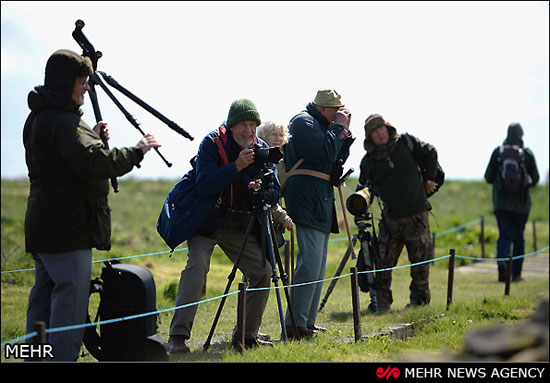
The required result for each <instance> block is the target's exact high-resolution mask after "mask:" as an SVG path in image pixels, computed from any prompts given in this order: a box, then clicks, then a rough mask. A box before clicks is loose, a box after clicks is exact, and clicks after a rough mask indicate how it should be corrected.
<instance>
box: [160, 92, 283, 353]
mask: <svg viewBox="0 0 550 383" xmlns="http://www.w3.org/2000/svg"><path fill="white" fill-rule="evenodd" d="M260 123H261V120H260V115H259V113H258V111H257V110H256V106H255V105H254V103H253V102H252V101H250V100H248V99H239V100H236V101H234V102H233V103H232V104H231V107H230V108H229V113H228V115H227V120H226V121H225V122H224V123H222V124H221V125H220V127H218V129H217V130H214V131H212V132H210V133H208V134H207V135H206V137H205V138H204V139H203V140H202V142H201V144H200V147H199V151H198V154H197V155H196V156H195V157H193V159H192V160H191V166H192V169H191V170H190V171H189V172H188V173H187V174H186V175H185V176H183V178H182V179H181V180H180V181H179V182H178V183H177V184H176V185H175V186H174V187H173V188H172V190H171V191H170V193H169V194H168V196H167V198H166V201H165V204H164V208H165V209H168V210H169V216H170V219H171V220H173V222H176V221H177V224H176V225H175V226H176V227H174V230H176V231H177V238H176V239H175V242H174V243H172V244H171V245H170V246H171V247H175V246H177V245H178V244H180V243H182V242H184V241H186V240H187V247H188V253H187V256H188V260H187V265H186V266H185V269H184V270H183V271H182V272H181V277H180V281H179V286H178V292H177V297H176V306H181V305H186V304H189V303H193V302H198V301H199V300H200V299H201V297H202V296H203V295H204V294H205V292H206V276H207V274H208V270H209V268H210V257H211V256H212V251H213V250H214V246H215V245H218V246H219V247H220V248H221V249H222V250H223V251H224V253H225V254H226V255H227V257H228V258H230V259H231V261H235V258H236V256H237V253H238V251H239V248H240V246H241V244H242V241H243V239H244V235H245V230H246V226H247V224H248V222H249V219H250V216H251V212H252V207H253V206H252V197H253V192H254V191H256V190H257V189H258V187H259V186H260V185H259V182H260V181H258V180H255V178H254V177H255V176H256V175H257V172H258V169H257V164H256V162H255V159H254V150H253V149H251V145H255V144H257V145H260V146H262V147H265V148H267V144H266V143H265V142H263V141H261V140H260V139H258V138H257V137H256V128H257V126H258V125H259V124H260ZM267 166H268V168H270V169H273V170H274V172H275V175H276V167H275V165H274V164H267ZM279 190H280V185H279V183H278V181H275V187H274V188H273V189H270V190H268V191H267V192H266V194H267V195H266V199H267V203H269V204H270V205H275V204H276V203H277V201H278V200H279ZM163 217H165V216H163V214H161V216H160V217H159V222H158V223H157V227H159V226H160V225H163V224H164V223H165V222H164V221H162V220H163V219H164V218H163ZM258 229H259V225H258V223H257V222H255V223H254V229H253V231H252V233H253V234H251V235H250V236H249V237H248V239H247V242H246V245H245V248H244V252H243V253H242V255H241V258H240V261H239V270H241V272H242V273H243V274H244V276H245V277H246V278H247V280H248V282H249V286H250V287H251V288H254V289H260V290H255V291H250V292H248V293H247V302H246V328H245V345H244V346H245V347H253V346H258V345H271V343H270V342H268V341H266V340H263V339H260V338H259V337H258V330H259V328H260V324H261V321H262V315H263V312H264V310H265V306H266V304H267V300H268V297H269V290H266V289H264V290H262V289H261V288H265V287H269V285H270V277H271V267H270V265H269V263H268V262H266V259H265V257H264V256H263V255H262V249H261V246H260V243H259V240H258V236H257V235H256V234H258ZM159 233H160V231H159ZM196 312H197V305H192V306H189V307H184V308H181V309H178V310H176V312H175V313H174V317H173V319H172V323H171V325H170V338H169V340H168V347H169V349H168V351H169V352H170V353H172V354H174V353H185V352H189V351H190V350H189V347H188V346H187V345H186V343H185V342H186V340H188V339H189V338H190V336H191V328H192V327H193V321H194V318H195V314H196ZM235 341H236V339H235V338H234V339H233V343H234V342H235Z"/></svg>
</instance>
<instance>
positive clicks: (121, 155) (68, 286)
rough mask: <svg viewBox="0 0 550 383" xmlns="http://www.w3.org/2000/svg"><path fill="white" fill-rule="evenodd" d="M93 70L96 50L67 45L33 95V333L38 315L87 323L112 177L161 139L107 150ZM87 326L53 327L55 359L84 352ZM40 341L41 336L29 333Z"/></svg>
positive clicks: (28, 132) (28, 146)
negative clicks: (94, 106)
mask: <svg viewBox="0 0 550 383" xmlns="http://www.w3.org/2000/svg"><path fill="white" fill-rule="evenodd" d="M92 73H93V68H92V63H91V61H90V59H89V58H87V57H82V56H80V55H79V54H78V53H75V52H73V51H70V50H66V49H61V50H58V51H55V52H54V53H53V54H52V55H51V56H50V58H49V59H48V62H47V64H46V74H45V78H44V85H43V86H37V87H35V88H34V89H33V90H32V91H31V92H30V93H29V95H28V105H29V108H30V109H31V112H30V114H29V116H28V117H27V120H26V121H25V126H24V129H23V143H24V145H25V160H26V162H27V168H28V170H29V180H30V194H29V199H28V202H27V211H26V214H25V249H26V251H27V252H29V253H31V254H32V257H33V259H34V264H35V269H36V270H35V284H34V286H33V288H32V290H31V292H30V295H29V306H28V310H27V334H29V333H31V332H33V331H34V326H35V323H36V322H37V321H43V322H45V323H46V326H47V327H48V328H56V327H64V326H70V325H80V324H84V323H86V314H87V313H88V297H89V294H90V279H91V267H92V248H96V249H98V250H109V249H110V248H111V209H110V207H109V205H108V203H107V202H108V201H107V196H108V194H109V181H108V180H109V178H112V177H120V176H122V175H124V174H126V173H128V172H130V171H131V170H132V169H133V167H134V166H136V165H138V164H139V163H140V162H141V161H142V160H143V156H144V154H145V153H147V152H148V151H149V150H150V149H151V148H153V147H159V146H160V145H159V143H158V142H157V140H156V139H155V138H154V137H153V136H152V135H150V134H147V135H146V136H144V137H143V138H142V139H141V140H140V141H139V142H138V143H137V145H136V146H132V147H126V148H120V149H117V148H113V149H111V150H107V149H106V148H105V145H104V144H103V141H102V140H101V139H100V136H99V134H100V130H101V129H104V130H105V137H106V138H107V139H108V138H109V137H108V131H107V129H106V126H107V124H106V123H105V122H103V121H100V122H99V123H98V124H97V125H96V126H95V127H94V128H93V129H92V128H90V127H89V126H88V125H87V124H86V123H85V122H84V121H83V120H82V119H81V117H82V111H81V109H80V107H81V106H82V104H84V95H85V94H86V92H87V91H88V90H89V89H90V86H89V85H88V77H89V76H90V75H91V74H92ZM83 336H84V329H76V330H70V331H60V332H52V333H50V334H49V335H48V339H47V342H48V343H49V344H51V345H52V347H53V350H52V353H53V356H54V358H53V359H54V360H55V361H75V360H76V359H77V358H78V354H79V351H80V346H81V343H82V338H83ZM28 341H29V342H31V343H32V342H33V341H34V339H32V338H31V339H28Z"/></svg>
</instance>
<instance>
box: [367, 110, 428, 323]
mask: <svg viewBox="0 0 550 383" xmlns="http://www.w3.org/2000/svg"><path fill="white" fill-rule="evenodd" d="M408 136H409V138H410V139H411V140H412V142H414V145H413V147H414V148H416V149H415V150H416V152H417V153H416V156H417V157H418V158H417V159H415V156H414V155H413V152H411V150H410V149H409V148H408V147H407V143H406V142H405V139H404V138H403V137H402V136H401V135H400V134H399V133H397V131H396V129H395V128H394V127H393V126H392V125H391V124H390V123H389V122H387V121H385V120H384V118H383V117H382V116H381V115H379V114H372V115H370V116H369V117H368V118H367V120H366V121H365V141H364V143H363V146H364V148H365V150H366V151H367V154H366V155H365V156H364V157H363V159H362V160H361V173H360V175H359V183H360V185H362V186H365V185H368V186H369V188H371V189H372V191H373V192H374V194H376V195H378V196H380V199H381V200H382V202H383V203H384V208H383V211H382V220H381V221H380V226H379V231H378V248H379V255H380V262H381V264H380V269H386V268H393V267H395V265H397V261H398V260H399V256H400V254H401V251H402V250H403V246H405V247H406V248H407V253H408V256H409V261H410V262H411V263H418V262H422V261H426V260H429V259H432V258H433V241H432V238H431V233H430V225H429V219H428V211H429V210H431V205H430V203H429V202H428V198H427V195H428V194H430V193H432V192H433V191H434V190H435V189H436V187H437V184H436V183H435V181H434V178H435V176H436V172H437V151H436V150H435V148H434V147H433V146H432V145H430V144H428V143H425V142H422V141H420V140H419V139H418V138H416V137H414V136H413V135H410V134H409V135H408ZM417 161H421V167H422V169H425V173H424V176H425V179H424V178H423V175H422V172H421V170H420V168H419V165H420V164H419V163H418V162H417ZM410 274H411V279H412V281H411V284H410V286H409V290H410V297H409V298H410V303H409V305H408V306H419V305H425V304H429V303H430V298H431V295H430V287H429V264H428V263H424V264H421V265H417V266H413V267H411V269H410ZM377 276H378V278H379V279H378V281H377V283H376V296H377V298H378V312H379V313H383V312H385V311H388V310H389V309H390V306H391V304H392V302H393V295H392V291H391V289H390V286H391V280H392V271H391V270H388V271H382V272H378V273H377ZM369 308H370V309H371V310H372V309H373V307H372V306H369Z"/></svg>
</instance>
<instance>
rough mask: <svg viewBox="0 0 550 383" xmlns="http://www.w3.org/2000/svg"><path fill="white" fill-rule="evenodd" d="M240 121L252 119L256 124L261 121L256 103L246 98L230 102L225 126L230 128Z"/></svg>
mask: <svg viewBox="0 0 550 383" xmlns="http://www.w3.org/2000/svg"><path fill="white" fill-rule="evenodd" d="M242 121H254V122H256V123H257V124H258V125H260V124H261V123H262V121H261V120H260V114H259V113H258V110H257V109H256V105H254V103H253V102H252V101H250V100H248V99H246V98H241V99H239V100H235V101H233V103H232V104H231V107H230V108H229V113H228V115H227V127H228V128H231V127H232V126H233V125H235V124H237V123H239V122H242Z"/></svg>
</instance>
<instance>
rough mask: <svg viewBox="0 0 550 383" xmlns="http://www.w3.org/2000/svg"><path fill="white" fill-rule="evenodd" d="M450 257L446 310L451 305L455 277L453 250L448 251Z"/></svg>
mask: <svg viewBox="0 0 550 383" xmlns="http://www.w3.org/2000/svg"><path fill="white" fill-rule="evenodd" d="M449 252H450V254H451V257H450V258H449V274H448V277H447V310H449V306H450V305H451V303H453V283H454V275H455V249H450V250H449Z"/></svg>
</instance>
